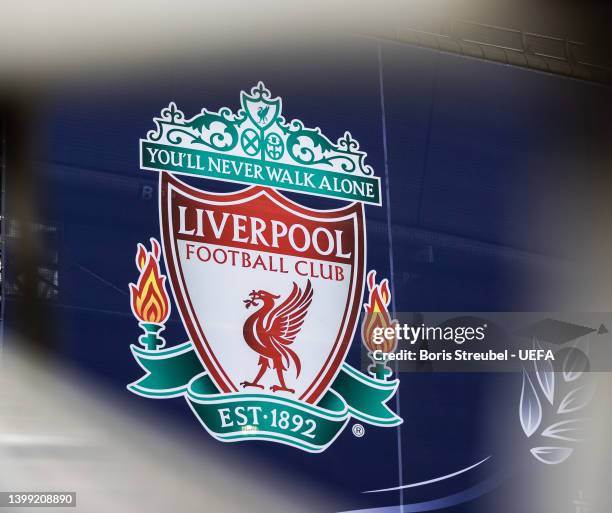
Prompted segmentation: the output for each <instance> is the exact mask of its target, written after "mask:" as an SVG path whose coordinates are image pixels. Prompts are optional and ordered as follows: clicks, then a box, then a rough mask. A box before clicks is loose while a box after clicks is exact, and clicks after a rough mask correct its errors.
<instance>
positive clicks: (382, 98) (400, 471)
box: [378, 41, 404, 510]
mask: <svg viewBox="0 0 612 513" xmlns="http://www.w3.org/2000/svg"><path fill="white" fill-rule="evenodd" d="M378 82H379V90H380V112H381V127H382V140H383V156H384V161H385V162H384V168H385V169H384V171H385V202H386V209H387V238H388V239H389V274H390V276H389V283H390V285H391V314H392V317H395V313H396V312H395V268H394V258H393V234H392V229H391V226H392V224H391V184H390V181H389V152H388V148H387V120H386V113H385V86H384V72H383V57H382V45H381V42H380V41H378ZM397 372H398V362H397V361H396V362H395V373H396V375H397ZM395 411H396V413H397V414H398V415H399V416H401V413H400V389H399V387H398V389H397V392H396V394H395ZM396 429H397V465H398V486H400V487H401V486H403V484H404V468H403V458H402V426H401V425H400V426H398V427H397V428H396ZM399 504H400V510H401V509H403V507H404V490H403V489H402V488H400V489H399Z"/></svg>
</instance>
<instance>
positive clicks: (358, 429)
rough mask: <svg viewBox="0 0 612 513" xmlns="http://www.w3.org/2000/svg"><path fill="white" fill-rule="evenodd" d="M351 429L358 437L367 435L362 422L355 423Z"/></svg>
mask: <svg viewBox="0 0 612 513" xmlns="http://www.w3.org/2000/svg"><path fill="white" fill-rule="evenodd" d="M351 429H352V431H353V434H354V435H355V436H356V437H357V438H361V437H362V436H363V435H365V428H364V427H363V426H362V425H361V424H353V427H352V428H351Z"/></svg>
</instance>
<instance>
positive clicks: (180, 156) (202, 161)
mask: <svg viewBox="0 0 612 513" xmlns="http://www.w3.org/2000/svg"><path fill="white" fill-rule="evenodd" d="M140 155H141V162H140V167H141V168H142V169H147V170H151V171H170V172H172V173H181V174H188V175H195V176H202V177H205V178H212V179H215V180H229V181H233V182H239V183H243V184H247V185H251V184H255V185H264V186H268V187H274V188H275V189H283V190H287V191H295V192H302V193H306V194H314V195H316V196H329V197H332V198H338V199H342V200H353V201H361V202H363V203H369V204H372V205H380V204H381V203H380V179H379V178H377V177H374V176H363V175H359V174H354V175H351V174H348V173H337V172H334V171H325V170H322V169H315V168H310V167H305V166H298V165H295V164H283V163H279V162H273V161H267V160H261V159H258V158H253V157H240V156H235V155H229V154H221V153H215V152H211V151H206V150H202V149H196V148H184V147H181V146H173V145H169V144H160V143H154V142H149V141H144V140H141V141H140Z"/></svg>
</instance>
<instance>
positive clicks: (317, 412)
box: [128, 342, 402, 452]
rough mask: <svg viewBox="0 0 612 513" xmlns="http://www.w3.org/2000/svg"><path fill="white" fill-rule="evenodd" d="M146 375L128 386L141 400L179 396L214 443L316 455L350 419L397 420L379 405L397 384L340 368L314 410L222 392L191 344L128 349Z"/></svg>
mask: <svg viewBox="0 0 612 513" xmlns="http://www.w3.org/2000/svg"><path fill="white" fill-rule="evenodd" d="M131 349H132V353H133V355H134V358H135V359H136V361H137V362H138V364H139V365H140V366H141V367H142V368H143V369H144V370H145V371H146V375H145V376H143V377H142V378H140V379H139V380H137V381H135V382H134V383H132V384H131V385H128V390H130V391H132V392H134V393H135V394H138V395H142V396H144V397H149V398H155V399H163V398H170V397H180V396H183V397H185V399H186V401H187V404H188V405H189V407H190V408H191V409H192V411H193V412H194V414H195V415H196V417H198V419H199V420H200V422H201V423H202V425H203V426H204V428H206V430H207V431H208V432H209V433H210V434H211V435H212V436H213V437H215V438H216V439H217V440H221V441H224V442H235V441H240V440H272V441H275V442H281V443H285V444H288V445H292V446H294V447H298V448H300V449H303V450H305V451H309V452H321V451H323V450H324V449H325V448H327V447H328V446H329V445H330V444H331V443H332V442H333V441H334V439H335V438H336V437H337V436H338V435H339V434H340V432H341V431H342V429H343V428H344V426H345V425H346V423H347V422H348V420H349V419H350V418H351V417H355V418H357V419H360V420H362V421H364V422H367V423H369V424H374V425H377V426H397V425H399V424H401V423H402V419H401V418H400V417H398V416H397V415H396V414H395V413H393V412H392V411H391V410H390V409H389V407H388V406H387V405H386V404H385V403H386V402H387V401H388V400H389V399H390V398H391V397H392V396H393V394H394V393H395V390H396V389H397V386H398V384H399V382H398V381H397V380H393V381H381V380H377V379H373V378H370V377H369V376H366V375H365V374H362V373H361V372H359V371H358V370H356V369H354V368H353V367H351V366H350V365H348V364H346V363H344V364H343V365H342V368H341V370H340V372H339V373H338V375H337V376H336V378H335V380H334V381H333V383H332V385H331V386H330V388H329V390H328V391H327V392H326V393H325V394H324V395H323V397H322V398H321V399H320V400H319V402H318V403H317V404H316V405H312V404H307V403H304V402H301V401H296V400H293V399H289V398H285V397H274V396H270V395H266V394H257V393H229V394H228V393H222V392H220V391H219V389H218V388H217V387H216V386H215V384H214V383H213V381H212V379H211V378H210V376H209V375H208V373H207V372H206V370H205V369H204V367H203V366H202V363H201V362H200V359H199V358H198V356H197V354H196V352H195V350H194V347H193V345H192V344H191V342H185V343H184V344H180V345H178V346H175V347H172V348H169V349H163V350H154V351H151V350H145V349H142V348H140V347H138V346H135V345H132V346H131Z"/></svg>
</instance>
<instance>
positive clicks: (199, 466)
mask: <svg viewBox="0 0 612 513" xmlns="http://www.w3.org/2000/svg"><path fill="white" fill-rule="evenodd" d="M0 383H1V387H0V389H1V390H2V392H1V399H0V401H1V402H0V458H1V459H2V462H3V464H2V466H1V468H0V490H3V491H6V490H8V491H54V490H69V491H76V493H77V507H76V508H74V509H65V508H64V509H61V510H59V511H86V512H88V513H95V512H105V513H106V512H111V511H112V512H115V513H120V512H122V511H125V512H130V513H136V512H139V511H143V512H145V511H146V512H148V513H154V512H167V511H176V512H180V513H188V512H192V511H193V512H196V511H197V512H202V511H210V512H233V511H241V512H242V511H249V512H253V513H256V512H262V513H263V512H265V513H274V512H278V513H281V512H282V513H286V512H289V511H291V512H292V513H293V512H295V513H299V512H301V511H303V512H308V513H312V512H314V511H331V510H333V508H332V506H331V505H329V504H328V505H327V506H325V505H324V502H323V501H322V500H320V499H318V498H317V499H315V497H314V494H313V493H312V492H308V491H307V490H306V488H305V487H304V483H303V482H302V481H300V482H299V489H298V488H297V486H296V485H297V483H291V482H288V479H287V477H285V476H283V477H281V476H279V475H277V474H275V472H274V471H273V470H272V469H269V468H266V467H268V466H269V464H267V463H266V462H261V464H260V463H259V462H258V464H257V467H253V466H249V461H251V463H252V460H244V459H243V460H241V461H234V460H232V458H231V457H230V458H228V456H227V453H225V455H224V456H223V459H221V457H219V454H218V453H217V452H216V449H214V448H213V450H211V449H210V448H209V447H204V446H202V445H198V441H197V440H191V441H190V439H189V438H190V437H189V436H188V435H186V434H185V433H180V432H178V431H177V430H176V429H175V428H174V427H172V426H171V425H169V424H168V423H164V422H163V420H162V419H157V418H156V419H155V420H152V419H147V418H146V417H147V415H146V414H144V413H142V412H133V411H132V412H130V414H127V413H125V412H121V411H119V409H118V408H116V407H111V405H110V402H109V401H107V400H104V399H101V397H102V392H101V391H100V389H99V388H98V387H95V384H94V383H86V382H84V381H82V380H79V379H76V378H75V377H74V376H68V373H66V372H65V371H62V369H60V368H57V367H56V368H53V366H49V365H47V366H46V367H45V368H42V367H41V366H40V365H38V364H36V363H34V361H33V360H31V359H26V358H24V355H19V356H16V355H15V354H7V353H6V352H5V354H4V355H3V365H2V372H1V375H0ZM94 387H95V388H94ZM190 442H191V443H190ZM194 446H198V447H199V450H194ZM30 509H31V508H22V509H21V511H24V512H25V511H30ZM32 511H55V509H54V508H46V509H42V510H41V509H40V508H36V509H32Z"/></svg>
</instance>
